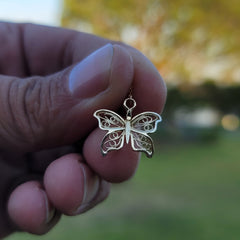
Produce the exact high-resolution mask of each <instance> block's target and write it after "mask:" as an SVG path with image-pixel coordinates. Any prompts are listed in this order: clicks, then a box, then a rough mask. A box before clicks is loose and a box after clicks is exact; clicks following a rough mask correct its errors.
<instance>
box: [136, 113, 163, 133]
mask: <svg viewBox="0 0 240 240" xmlns="http://www.w3.org/2000/svg"><path fill="white" fill-rule="evenodd" d="M161 120H162V118H161V116H160V115H159V114H157V113H155V112H143V113H140V114H138V115H136V116H135V117H134V118H133V119H132V121H131V127H132V129H135V130H137V131H138V132H139V131H140V132H142V133H153V132H155V131H156V130H157V124H158V122H161Z"/></svg>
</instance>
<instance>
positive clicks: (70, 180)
mask: <svg viewBox="0 0 240 240" xmlns="http://www.w3.org/2000/svg"><path fill="white" fill-rule="evenodd" d="M99 183H100V181H99V177H98V176H97V175H95V174H94V172H93V171H92V170H91V169H90V168H89V167H87V166H86V165H85V164H84V163H83V159H82V157H81V156H80V155H78V154H68V155H65V156H63V157H61V158H59V159H56V160H55V161H54V162H52V163H51V164H50V165H49V167H48V168H47V170H46V172H45V175H44V186H45V188H46V192H47V195H48V197H49V198H50V200H51V202H52V203H53V204H54V206H56V208H57V209H59V210H60V211H61V212H63V213H64V214H66V215H76V214H78V213H79V212H80V211H81V210H82V209H83V208H85V206H86V205H88V204H89V203H91V201H92V199H94V198H95V196H96V195H97V193H98V191H99ZM79 209H80V210H79Z"/></svg>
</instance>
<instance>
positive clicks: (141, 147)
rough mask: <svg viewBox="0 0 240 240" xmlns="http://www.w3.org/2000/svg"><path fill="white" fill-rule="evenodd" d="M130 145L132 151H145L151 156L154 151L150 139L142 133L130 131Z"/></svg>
mask: <svg viewBox="0 0 240 240" xmlns="http://www.w3.org/2000/svg"><path fill="white" fill-rule="evenodd" d="M131 145H132V148H133V150H134V151H139V152H145V153H146V154H147V157H149V158H151V157H152V155H153V152H154V147H153V141H152V139H151V138H150V137H149V136H148V135H147V134H144V133H141V132H138V131H134V130H132V131H131Z"/></svg>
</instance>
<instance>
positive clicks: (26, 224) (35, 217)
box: [8, 181, 57, 234]
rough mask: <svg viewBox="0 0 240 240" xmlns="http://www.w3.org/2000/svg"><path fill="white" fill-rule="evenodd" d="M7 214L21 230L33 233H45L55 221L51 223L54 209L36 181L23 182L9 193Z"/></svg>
mask: <svg viewBox="0 0 240 240" xmlns="http://www.w3.org/2000/svg"><path fill="white" fill-rule="evenodd" d="M8 214H9V216H10V218H11V220H12V221H13V222H14V223H15V224H16V225H17V226H18V227H19V228H20V229H21V230H24V231H27V232H30V233H34V234H44V233H46V232H47V231H49V230H50V228H51V227H52V226H53V225H54V224H55V223H56V222H57V221H55V220H56V219H55V220H54V224H53V223H52V220H53V218H54V216H55V209H54V208H53V206H52V205H51V204H50V202H49V200H48V198H47V195H46V193H45V191H44V190H43V188H42V185H41V183H40V182H37V181H29V182H26V183H23V184H21V185H19V186H18V187H17V188H16V189H15V190H14V191H13V192H12V193H11V195H10V197H9V201H8Z"/></svg>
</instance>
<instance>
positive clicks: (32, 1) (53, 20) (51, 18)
mask: <svg viewBox="0 0 240 240" xmlns="http://www.w3.org/2000/svg"><path fill="white" fill-rule="evenodd" d="M61 10H62V0H0V21H11V22H32V23H39V24H45V25H51V26H59V25H60V17H61Z"/></svg>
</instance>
